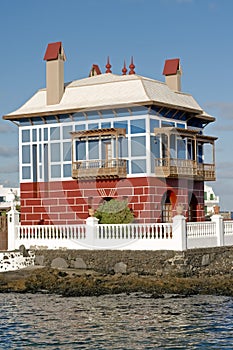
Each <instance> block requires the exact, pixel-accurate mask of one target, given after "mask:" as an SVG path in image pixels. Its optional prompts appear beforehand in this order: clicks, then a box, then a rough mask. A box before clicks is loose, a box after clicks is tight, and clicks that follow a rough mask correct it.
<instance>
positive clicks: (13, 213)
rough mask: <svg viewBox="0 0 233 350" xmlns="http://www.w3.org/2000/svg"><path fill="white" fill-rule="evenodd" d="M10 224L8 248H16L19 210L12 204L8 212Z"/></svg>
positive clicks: (8, 222)
mask: <svg viewBox="0 0 233 350" xmlns="http://www.w3.org/2000/svg"><path fill="white" fill-rule="evenodd" d="M7 224H8V247H7V250H15V249H16V247H15V241H16V238H17V227H16V226H17V225H19V212H18V211H17V210H15V208H14V206H12V208H11V210H10V211H9V212H8V213H7Z"/></svg>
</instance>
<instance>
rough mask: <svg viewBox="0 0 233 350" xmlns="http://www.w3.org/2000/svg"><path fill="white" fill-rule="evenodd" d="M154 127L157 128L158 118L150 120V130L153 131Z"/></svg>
mask: <svg viewBox="0 0 233 350" xmlns="http://www.w3.org/2000/svg"><path fill="white" fill-rule="evenodd" d="M154 128H159V120H157V119H151V120H150V132H152V133H154Z"/></svg>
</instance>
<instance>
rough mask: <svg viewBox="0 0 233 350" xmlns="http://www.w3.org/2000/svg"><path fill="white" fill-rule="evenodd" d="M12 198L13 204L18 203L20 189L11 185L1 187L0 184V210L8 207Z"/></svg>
mask: <svg viewBox="0 0 233 350" xmlns="http://www.w3.org/2000/svg"><path fill="white" fill-rule="evenodd" d="M12 200H13V201H14V203H15V205H19V204H20V189H19V188H12V187H3V185H0V210H5V209H9V208H10V207H11V203H12Z"/></svg>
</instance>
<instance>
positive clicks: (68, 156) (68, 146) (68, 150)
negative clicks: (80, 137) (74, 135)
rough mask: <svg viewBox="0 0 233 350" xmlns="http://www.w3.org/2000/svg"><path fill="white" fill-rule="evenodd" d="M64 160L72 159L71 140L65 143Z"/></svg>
mask: <svg viewBox="0 0 233 350" xmlns="http://www.w3.org/2000/svg"><path fill="white" fill-rule="evenodd" d="M63 160H64V161H70V160H71V143H70V142H64V143H63Z"/></svg>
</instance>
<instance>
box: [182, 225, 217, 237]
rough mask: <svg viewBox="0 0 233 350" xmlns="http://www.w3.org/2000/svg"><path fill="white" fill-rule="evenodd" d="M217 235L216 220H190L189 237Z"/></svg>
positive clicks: (188, 226)
mask: <svg viewBox="0 0 233 350" xmlns="http://www.w3.org/2000/svg"><path fill="white" fill-rule="evenodd" d="M215 235H216V224H215V222H211V221H206V222H188V223H187V238H188V239H189V238H199V237H209V236H215Z"/></svg>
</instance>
